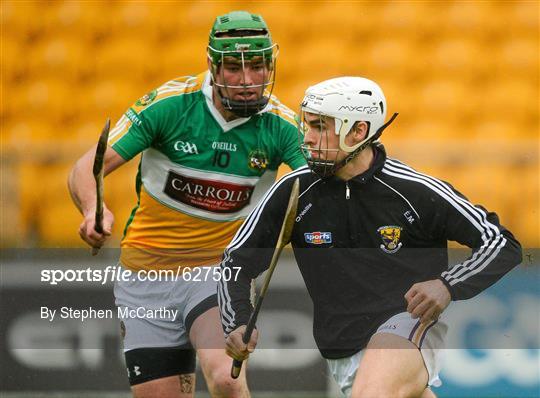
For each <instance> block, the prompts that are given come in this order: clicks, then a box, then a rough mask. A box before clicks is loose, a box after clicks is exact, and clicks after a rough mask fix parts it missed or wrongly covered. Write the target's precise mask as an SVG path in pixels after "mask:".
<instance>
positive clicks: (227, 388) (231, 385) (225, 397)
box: [207, 366, 249, 398]
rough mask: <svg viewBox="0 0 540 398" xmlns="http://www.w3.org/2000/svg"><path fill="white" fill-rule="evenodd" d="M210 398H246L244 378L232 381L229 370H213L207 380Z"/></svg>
mask: <svg viewBox="0 0 540 398" xmlns="http://www.w3.org/2000/svg"><path fill="white" fill-rule="evenodd" d="M207 383H208V387H209V389H210V391H211V395H212V397H217V398H247V397H248V396H249V395H248V394H247V387H246V382H245V378H242V377H240V378H238V379H233V378H232V377H231V369H230V366H229V367H225V366H219V367H216V368H214V369H213V370H212V371H211V372H210V374H209V377H208V378H207Z"/></svg>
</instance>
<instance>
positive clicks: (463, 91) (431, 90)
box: [416, 79, 476, 133]
mask: <svg viewBox="0 0 540 398" xmlns="http://www.w3.org/2000/svg"><path fill="white" fill-rule="evenodd" d="M417 95H418V102H417V103H416V105H417V106H418V109H421V110H422V113H423V114H424V115H426V116H427V117H430V118H433V119H437V120H445V121H447V120H448V121H457V120H461V123H460V124H464V122H463V121H464V120H470V118H471V117H474V115H475V113H476V112H475V109H474V108H472V106H471V102H472V103H474V99H473V100H472V101H471V99H472V98H473V95H474V90H472V89H470V88H469V87H468V86H467V85H466V84H465V83H464V82H462V81H460V80H459V79H455V80H450V79H448V80H431V81H428V82H426V84H425V85H423V86H422V87H419V91H418V92H417ZM462 127H463V126H462ZM458 133H459V132H458Z"/></svg>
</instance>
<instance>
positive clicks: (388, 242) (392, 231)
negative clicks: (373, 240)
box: [377, 225, 403, 254]
mask: <svg viewBox="0 0 540 398" xmlns="http://www.w3.org/2000/svg"><path fill="white" fill-rule="evenodd" d="M402 229H403V228H401V227H398V226H397V225H385V226H384V227H380V228H378V229H377V232H378V233H379V235H380V237H381V239H382V241H383V243H382V244H381V245H380V246H379V247H380V248H381V250H382V251H384V252H386V253H390V254H392V253H395V252H397V251H398V250H399V249H400V248H401V246H403V243H402V242H400V241H399V239H400V238H401V230H402Z"/></svg>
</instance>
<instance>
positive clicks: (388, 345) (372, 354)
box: [351, 333, 434, 398]
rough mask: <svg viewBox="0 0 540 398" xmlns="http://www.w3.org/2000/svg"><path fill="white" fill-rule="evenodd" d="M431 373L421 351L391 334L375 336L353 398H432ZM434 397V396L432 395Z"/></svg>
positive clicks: (359, 369) (358, 375)
mask: <svg viewBox="0 0 540 398" xmlns="http://www.w3.org/2000/svg"><path fill="white" fill-rule="evenodd" d="M427 383H428V372H427V369H426V367H425V365H424V359H423V358H422V355H421V354H420V351H419V350H418V349H417V348H416V346H415V345H414V344H413V343H411V342H410V341H409V340H407V339H405V338H403V337H400V336H397V335H394V334H390V333H377V334H375V335H373V337H372V338H371V340H370V341H369V343H368V346H367V348H366V350H365V354H364V356H363V357H362V360H361V361H360V366H359V367H358V371H357V372H356V377H355V380H354V383H353V387H352V395H351V396H352V398H374V397H395V398H430V397H434V395H433V393H432V392H431V390H429V389H428V388H426V386H427ZM429 394H432V395H429Z"/></svg>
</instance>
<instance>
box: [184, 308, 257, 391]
mask: <svg viewBox="0 0 540 398" xmlns="http://www.w3.org/2000/svg"><path fill="white" fill-rule="evenodd" d="M222 330H223V329H222V327H221V321H220V317H219V310H218V307H214V308H210V309H209V310H208V311H206V312H205V313H203V314H202V315H200V316H199V317H198V318H197V319H196V320H195V321H194V322H193V325H192V326H191V330H190V332H189V337H190V340H191V343H192V344H193V346H194V347H195V349H196V350H197V358H198V360H199V364H200V365H201V369H202V371H203V374H204V378H205V379H206V383H207V385H208V389H209V390H210V395H211V396H212V397H213V398H249V397H250V394H249V390H248V387H247V382H246V374H245V370H242V372H241V373H240V376H239V377H238V379H236V380H235V379H233V378H232V377H231V363H232V362H231V358H230V357H229V356H227V354H226V353H225V338H224V337H223V331H222Z"/></svg>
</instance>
